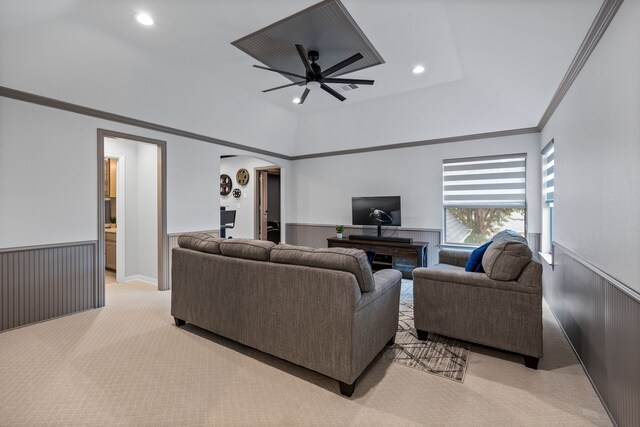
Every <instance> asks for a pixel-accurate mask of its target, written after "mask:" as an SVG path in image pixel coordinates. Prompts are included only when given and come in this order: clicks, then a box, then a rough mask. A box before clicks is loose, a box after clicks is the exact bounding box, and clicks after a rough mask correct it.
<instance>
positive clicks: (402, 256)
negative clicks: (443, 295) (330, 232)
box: [327, 237, 429, 279]
mask: <svg viewBox="0 0 640 427" xmlns="http://www.w3.org/2000/svg"><path fill="white" fill-rule="evenodd" d="M327 246H328V247H330V248H332V247H339V248H355V249H362V250H363V251H367V250H373V251H375V252H376V256H375V258H374V260H373V265H372V267H373V270H374V271H377V270H382V269H385V268H394V269H396V270H400V271H401V272H402V277H404V278H405V279H411V278H412V277H413V276H412V275H411V273H412V272H413V269H414V268H416V267H426V266H427V250H428V249H427V247H428V246H429V242H413V243H402V242H391V241H385V240H349V239H338V238H337V237H329V238H328V239H327Z"/></svg>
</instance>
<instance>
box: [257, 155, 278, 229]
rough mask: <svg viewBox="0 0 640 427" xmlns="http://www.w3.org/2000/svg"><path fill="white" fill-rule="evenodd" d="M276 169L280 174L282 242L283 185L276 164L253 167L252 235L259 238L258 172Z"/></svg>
mask: <svg viewBox="0 0 640 427" xmlns="http://www.w3.org/2000/svg"><path fill="white" fill-rule="evenodd" d="M275 170H277V171H278V174H279V175H280V240H281V241H283V242H284V239H283V237H284V230H283V229H282V226H283V223H282V216H283V210H282V209H283V203H282V201H283V197H282V187H283V182H282V181H283V180H282V168H281V167H280V166H278V165H273V166H261V167H257V168H253V176H254V177H255V180H254V181H255V183H254V189H255V190H254V194H255V197H254V207H253V218H254V223H253V236H254V238H255V239H256V240H260V226H261V223H262V218H261V214H262V212H261V211H260V200H261V194H262V193H261V188H260V172H268V171H275Z"/></svg>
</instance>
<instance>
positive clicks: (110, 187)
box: [104, 159, 118, 198]
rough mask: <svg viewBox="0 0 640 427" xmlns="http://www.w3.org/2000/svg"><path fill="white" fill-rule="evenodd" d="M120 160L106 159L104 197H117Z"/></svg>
mask: <svg viewBox="0 0 640 427" xmlns="http://www.w3.org/2000/svg"><path fill="white" fill-rule="evenodd" d="M117 165H118V160H116V159H104V197H105V198H108V197H116V169H117Z"/></svg>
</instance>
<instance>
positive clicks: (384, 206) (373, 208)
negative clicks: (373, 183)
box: [351, 196, 402, 236]
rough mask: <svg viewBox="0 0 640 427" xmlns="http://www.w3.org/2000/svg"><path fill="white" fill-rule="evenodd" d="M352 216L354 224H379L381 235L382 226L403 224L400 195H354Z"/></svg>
mask: <svg viewBox="0 0 640 427" xmlns="http://www.w3.org/2000/svg"><path fill="white" fill-rule="evenodd" d="M351 218H352V222H353V225H377V226H378V236H380V234H381V229H382V227H389V226H393V227H399V226H400V225H402V220H401V218H402V217H401V215H400V196H378V197H353V198H352V199H351Z"/></svg>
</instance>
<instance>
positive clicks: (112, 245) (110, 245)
mask: <svg viewBox="0 0 640 427" xmlns="http://www.w3.org/2000/svg"><path fill="white" fill-rule="evenodd" d="M104 252H105V254H104V266H105V267H106V268H108V269H109V270H114V271H115V269H116V233H115V231H113V232H111V231H105V233H104Z"/></svg>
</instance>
